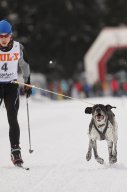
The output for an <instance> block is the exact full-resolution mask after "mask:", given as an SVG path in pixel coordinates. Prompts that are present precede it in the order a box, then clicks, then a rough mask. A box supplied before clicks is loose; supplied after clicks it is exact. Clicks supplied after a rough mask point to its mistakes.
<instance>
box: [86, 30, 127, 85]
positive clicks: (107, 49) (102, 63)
mask: <svg viewBox="0 0 127 192" xmlns="http://www.w3.org/2000/svg"><path fill="white" fill-rule="evenodd" d="M124 48H127V28H126V27H113V28H105V29H103V30H102V31H101V33H100V34H99V35H98V37H97V38H96V40H95V41H94V43H93V44H92V46H91V47H90V49H89V50H88V52H87V53H86V54H85V57H84V65H85V73H86V78H87V81H88V83H90V84H94V83H95V82H97V81H98V80H100V81H103V80H105V76H106V64H107V61H108V60H109V58H110V57H111V56H112V54H113V53H114V52H115V51H116V50H118V49H124Z"/></svg>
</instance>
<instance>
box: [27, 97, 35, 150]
mask: <svg viewBox="0 0 127 192" xmlns="http://www.w3.org/2000/svg"><path fill="white" fill-rule="evenodd" d="M26 106H27V121H28V135H29V153H33V151H34V150H33V149H31V136H30V120H29V106H28V98H27V97H26Z"/></svg>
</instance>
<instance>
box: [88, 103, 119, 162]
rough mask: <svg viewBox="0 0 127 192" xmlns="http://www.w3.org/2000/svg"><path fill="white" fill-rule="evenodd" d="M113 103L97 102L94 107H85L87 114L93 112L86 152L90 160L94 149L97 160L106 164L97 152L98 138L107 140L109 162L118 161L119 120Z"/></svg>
mask: <svg viewBox="0 0 127 192" xmlns="http://www.w3.org/2000/svg"><path fill="white" fill-rule="evenodd" d="M112 108H116V107H113V106H111V105H102V104H96V105H94V106H93V107H87V108H86V109H85V113H86V114H92V119H91V122H90V124H89V130H88V135H89V147H88V152H87V154H86V160H87V161H89V160H90V159H91V157H92V149H93V152H94V157H95V159H96V161H97V162H98V163H100V164H104V160H103V159H102V158H101V157H99V155H98V152H97V140H106V141H107V145H108V153H109V163H110V164H113V163H116V162H117V140H118V135H117V129H118V126H117V122H116V120H115V115H114V113H113V112H112V111H111V109H112Z"/></svg>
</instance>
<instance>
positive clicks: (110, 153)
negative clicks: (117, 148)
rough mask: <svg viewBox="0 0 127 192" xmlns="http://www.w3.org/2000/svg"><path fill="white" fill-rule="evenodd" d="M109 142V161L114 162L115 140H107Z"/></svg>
mask: <svg viewBox="0 0 127 192" xmlns="http://www.w3.org/2000/svg"><path fill="white" fill-rule="evenodd" d="M107 144H108V153H109V163H111V164H112V163H113V154H112V151H113V142H112V141H107Z"/></svg>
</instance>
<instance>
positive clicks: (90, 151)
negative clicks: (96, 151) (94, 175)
mask: <svg viewBox="0 0 127 192" xmlns="http://www.w3.org/2000/svg"><path fill="white" fill-rule="evenodd" d="M91 157H92V140H91V139H89V147H88V152H87V154H86V160H87V161H89V160H90V159H91Z"/></svg>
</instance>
